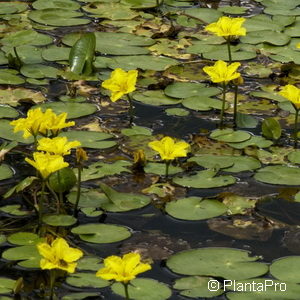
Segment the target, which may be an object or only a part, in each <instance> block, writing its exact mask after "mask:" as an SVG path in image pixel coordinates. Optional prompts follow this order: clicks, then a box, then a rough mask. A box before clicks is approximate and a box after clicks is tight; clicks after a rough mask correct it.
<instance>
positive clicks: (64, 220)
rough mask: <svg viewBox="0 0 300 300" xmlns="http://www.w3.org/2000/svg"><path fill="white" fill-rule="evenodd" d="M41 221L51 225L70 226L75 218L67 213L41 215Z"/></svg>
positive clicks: (75, 220)
mask: <svg viewBox="0 0 300 300" xmlns="http://www.w3.org/2000/svg"><path fill="white" fill-rule="evenodd" d="M43 222H44V223H46V224H48V225H51V226H71V225H74V224H75V223H76V222H77V219H76V218H74V217H73V216H69V215H49V216H43Z"/></svg>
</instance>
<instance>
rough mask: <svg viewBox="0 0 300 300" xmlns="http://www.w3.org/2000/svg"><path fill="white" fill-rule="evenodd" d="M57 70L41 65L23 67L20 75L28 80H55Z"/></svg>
mask: <svg viewBox="0 0 300 300" xmlns="http://www.w3.org/2000/svg"><path fill="white" fill-rule="evenodd" d="M58 71H59V70H58V69H56V68H54V67H51V66H45V65H41V64H32V65H24V66H23V67H22V68H21V70H20V72H21V74H22V75H24V76H26V77H30V78H35V79H41V78H45V77H47V78H56V77H57V75H58Z"/></svg>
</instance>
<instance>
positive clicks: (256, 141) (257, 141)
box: [228, 135, 273, 149]
mask: <svg viewBox="0 0 300 300" xmlns="http://www.w3.org/2000/svg"><path fill="white" fill-rule="evenodd" d="M272 144H273V142H272V141H270V140H266V139H265V138H263V137H262V136H258V135H252V136H251V138H250V139H249V140H247V141H245V142H240V143H228V145H229V146H230V147H233V148H235V149H243V148H246V147H248V146H256V147H258V148H268V147H270V146H271V145H272Z"/></svg>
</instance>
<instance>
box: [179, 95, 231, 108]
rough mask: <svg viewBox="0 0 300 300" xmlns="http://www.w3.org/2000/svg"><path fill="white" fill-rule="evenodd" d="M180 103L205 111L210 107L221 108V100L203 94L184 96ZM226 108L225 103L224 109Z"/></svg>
mask: <svg viewBox="0 0 300 300" xmlns="http://www.w3.org/2000/svg"><path fill="white" fill-rule="evenodd" d="M182 105H183V106H184V107H187V108H189V109H193V110H197V111H198V110H200V111H207V110H211V109H212V108H215V109H221V108H222V101H220V100H218V99H214V98H210V97H205V96H202V95H201V96H192V97H189V98H185V99H183V101H182ZM226 108H228V103H225V109H226Z"/></svg>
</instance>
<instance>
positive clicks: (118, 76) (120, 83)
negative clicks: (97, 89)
mask: <svg viewBox="0 0 300 300" xmlns="http://www.w3.org/2000/svg"><path fill="white" fill-rule="evenodd" d="M137 76H138V71H137V70H130V71H128V72H125V71H124V70H122V69H121V68H117V69H115V70H114V71H113V72H112V73H111V75H110V78H109V79H107V80H105V81H103V82H102V87H104V88H105V89H108V90H110V91H111V92H112V93H111V96H110V99H111V101H113V102H115V101H117V100H118V99H120V98H121V97H122V96H123V95H125V94H129V93H131V92H133V91H135V89H136V88H135V84H136V80H137Z"/></svg>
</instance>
